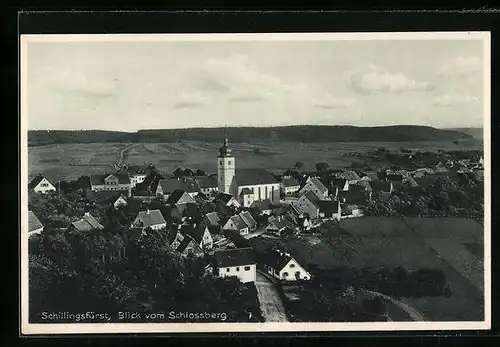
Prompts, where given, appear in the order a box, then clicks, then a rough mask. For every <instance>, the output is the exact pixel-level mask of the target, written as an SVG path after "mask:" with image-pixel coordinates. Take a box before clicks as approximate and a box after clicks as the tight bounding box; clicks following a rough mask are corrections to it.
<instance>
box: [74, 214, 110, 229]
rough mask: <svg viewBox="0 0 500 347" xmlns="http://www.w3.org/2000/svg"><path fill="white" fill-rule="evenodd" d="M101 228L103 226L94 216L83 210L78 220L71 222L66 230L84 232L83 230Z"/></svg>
mask: <svg viewBox="0 0 500 347" xmlns="http://www.w3.org/2000/svg"><path fill="white" fill-rule="evenodd" d="M103 229H104V227H103V226H102V225H101V224H100V223H99V222H98V221H97V220H96V219H95V218H94V216H92V215H91V214H90V213H88V212H85V214H84V215H83V217H82V218H81V219H80V220H78V221H76V222H73V223H71V225H70V226H69V228H68V231H79V232H84V231H91V230H103Z"/></svg>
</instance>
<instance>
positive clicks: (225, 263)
mask: <svg viewBox="0 0 500 347" xmlns="http://www.w3.org/2000/svg"><path fill="white" fill-rule="evenodd" d="M256 265H257V262H256V260H255V254H254V252H253V249H252V248H251V247H247V248H235V249H224V250H218V251H216V252H215V253H214V268H215V269H214V270H215V271H214V273H216V274H218V275H219V277H232V276H235V277H237V278H238V279H239V280H240V281H241V282H243V283H248V282H255V278H256V274H257V271H256V270H257V269H256V267H257V266H256Z"/></svg>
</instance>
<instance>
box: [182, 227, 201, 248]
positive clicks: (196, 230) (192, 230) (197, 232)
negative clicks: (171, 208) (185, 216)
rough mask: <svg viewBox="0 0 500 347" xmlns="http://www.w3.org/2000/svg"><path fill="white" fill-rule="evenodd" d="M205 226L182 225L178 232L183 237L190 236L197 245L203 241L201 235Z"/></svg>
mask: <svg viewBox="0 0 500 347" xmlns="http://www.w3.org/2000/svg"><path fill="white" fill-rule="evenodd" d="M206 228H207V226H206V225H204V224H197V225H196V226H193V225H191V224H184V225H181V228H180V232H181V233H182V234H183V235H184V236H187V235H189V236H191V237H192V238H193V240H195V241H196V242H198V243H201V240H202V239H203V234H204V233H205V230H206Z"/></svg>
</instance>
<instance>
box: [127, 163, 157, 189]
mask: <svg viewBox="0 0 500 347" xmlns="http://www.w3.org/2000/svg"><path fill="white" fill-rule="evenodd" d="M151 168H152V167H150V168H145V167H142V166H138V165H125V166H123V167H122V169H121V170H120V171H121V173H127V174H128V176H129V177H130V185H131V187H132V188H135V186H136V185H137V184H140V183H142V182H144V180H145V179H146V176H147V175H148V173H149V170H150V169H151Z"/></svg>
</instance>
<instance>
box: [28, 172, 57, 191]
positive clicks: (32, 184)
mask: <svg viewBox="0 0 500 347" xmlns="http://www.w3.org/2000/svg"><path fill="white" fill-rule="evenodd" d="M44 178H45V179H46V180H47V181H49V183H50V184H52V185H54V184H53V183H52V182H50V180H49V179H48V178H47V177H45V176H43V175H37V176H36V177H35V178H33V179H32V180H31V182H30V183H29V184H28V187H29V188H30V189H33V188H35V187H36V186H37V185H38V184H39V183H40V182H41V181H42V180H43V179H44Z"/></svg>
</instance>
